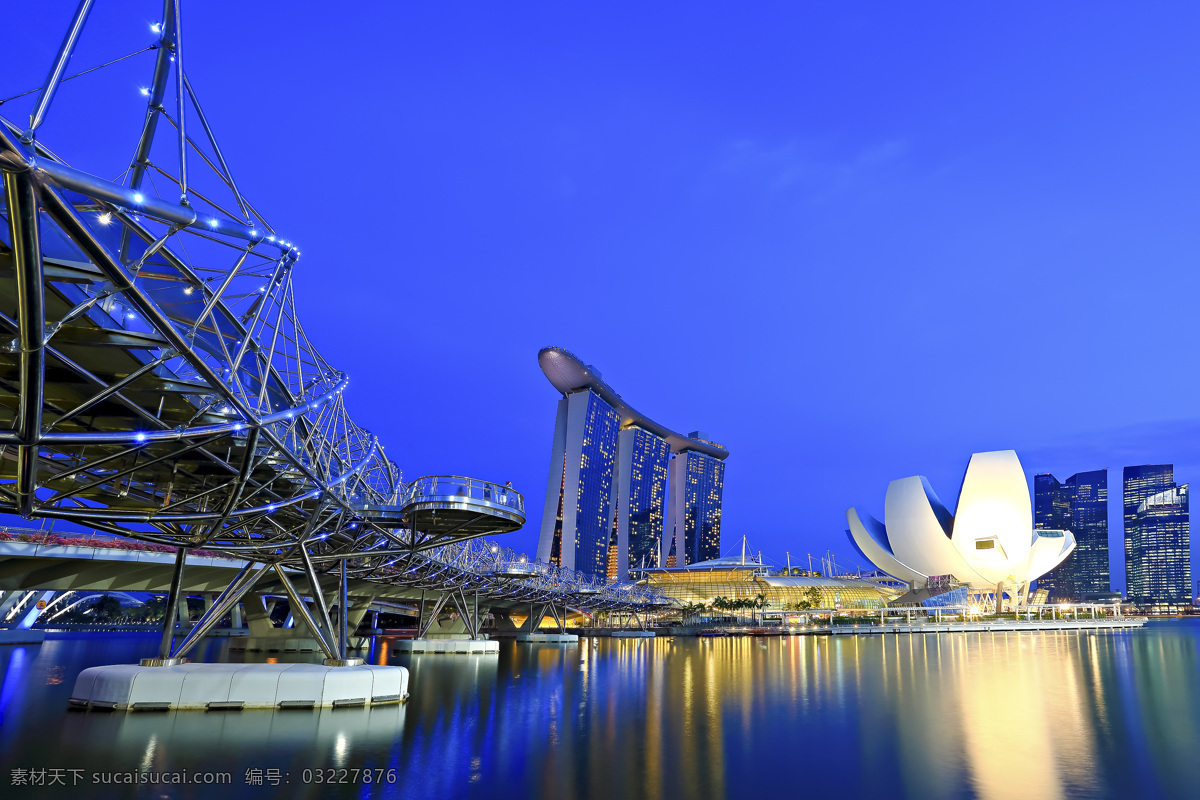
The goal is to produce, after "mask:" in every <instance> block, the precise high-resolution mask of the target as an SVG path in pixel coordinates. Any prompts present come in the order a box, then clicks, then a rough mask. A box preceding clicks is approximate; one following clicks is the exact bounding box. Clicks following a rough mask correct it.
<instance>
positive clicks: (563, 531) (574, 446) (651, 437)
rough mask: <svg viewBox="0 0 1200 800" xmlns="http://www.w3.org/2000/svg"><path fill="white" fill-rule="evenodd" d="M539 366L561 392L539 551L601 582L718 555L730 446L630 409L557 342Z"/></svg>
mask: <svg viewBox="0 0 1200 800" xmlns="http://www.w3.org/2000/svg"><path fill="white" fill-rule="evenodd" d="M538 363H539V364H540V365H541V368H542V372H544V373H546V377H547V378H549V379H550V383H552V384H553V385H554V388H556V389H558V391H559V392H561V393H562V399H561V400H559V401H558V416H557V417H556V418H555V421H554V446H553V448H552V449H551V451H550V476H549V480H548V481H547V484H546V506H545V509H544V511H543V513H542V530H541V535H540V536H539V538H538V552H537V555H538V558H539V559H540V560H542V561H549V562H551V563H554V564H557V565H559V566H561V567H565V568H568V569H575V570H579V571H580V572H584V573H587V574H589V575H596V576H606V577H607V578H608V579H609V580H625V579H626V578H627V577H628V573H629V570H631V569H636V568H640V567H660V566H663V567H673V566H685V565H687V564H695V563H697V562H699V561H708V560H709V559H713V558H719V557H720V555H721V492H722V490H723V488H724V485H725V463H724V462H725V459H726V458H728V457H729V451H728V450H726V449H725V448H724V447H722V446H721V445H719V444H716V443H715V442H712V441H709V439H708V436H707V435H706V434H704V433H701V432H700V431H694V432H692V433H690V434H688V435H687V436H684V435H682V434H679V433H675V432H674V431H673V430H671V429H669V428H666V427H664V426H662V425H659V424H658V423H657V422H655V421H653V420H651V419H649V418H648V417H646V416H643V415H642V414H639V413H638V412H637V411H635V410H634V409H632V408H630V406H629V405H628V404H627V403H626V402H625V401H624V400H622V399H621V396H620V395H618V394H617V393H616V392H615V391H613V389H612V387H610V386H609V385H608V384H607V383H605V382H604V381H602V380H601V379H600V373H599V371H597V370H596V368H595V367H592V366H590V365H587V364H584V363H583V362H582V361H580V360H579V359H578V358H576V357H575V356H574V355H572V354H571V353H569V352H567V351H566V350H563V349H562V348H558V347H547V348H545V349H543V350H542V351H541V352H539V353H538Z"/></svg>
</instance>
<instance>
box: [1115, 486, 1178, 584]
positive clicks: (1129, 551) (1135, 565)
mask: <svg viewBox="0 0 1200 800" xmlns="http://www.w3.org/2000/svg"><path fill="white" fill-rule="evenodd" d="M1173 488H1175V467H1174V465H1172V464H1143V465H1141V466H1138V467H1126V468H1125V469H1124V471H1123V473H1122V501H1123V514H1122V521H1123V523H1124V526H1125V537H1124V539H1125V541H1124V544H1125V596H1126V597H1127V598H1128V599H1129V600H1130V601H1131V602H1138V603H1140V602H1142V599H1141V598H1142V597H1143V596H1144V595H1145V585H1144V579H1145V572H1144V571H1143V569H1142V562H1141V561H1140V560H1139V558H1138V557H1137V554H1136V553H1135V549H1136V548H1137V547H1139V546H1140V541H1141V538H1140V536H1139V523H1138V519H1137V514H1138V509H1139V508H1140V507H1141V505H1142V503H1143V502H1145V501H1146V500H1148V499H1149V498H1151V497H1153V496H1154V495H1156V494H1160V493H1162V492H1165V491H1167V490H1168V489H1173Z"/></svg>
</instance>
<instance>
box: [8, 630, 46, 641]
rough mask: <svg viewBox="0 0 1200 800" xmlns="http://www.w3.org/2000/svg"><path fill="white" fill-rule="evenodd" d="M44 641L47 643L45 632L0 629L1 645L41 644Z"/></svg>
mask: <svg viewBox="0 0 1200 800" xmlns="http://www.w3.org/2000/svg"><path fill="white" fill-rule="evenodd" d="M44 641H46V632H45V631H27V630H22V629H20V628H0V644H41V643H42V642H44Z"/></svg>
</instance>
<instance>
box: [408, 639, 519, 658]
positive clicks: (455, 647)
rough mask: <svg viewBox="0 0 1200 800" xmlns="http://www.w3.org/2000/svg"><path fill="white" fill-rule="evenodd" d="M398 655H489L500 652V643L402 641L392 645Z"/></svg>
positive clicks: (451, 640) (482, 640) (460, 640)
mask: <svg viewBox="0 0 1200 800" xmlns="http://www.w3.org/2000/svg"><path fill="white" fill-rule="evenodd" d="M392 652H393V653H394V654H396V655H405V654H407V653H451V654H454V653H459V654H464V655H488V654H491V653H499V652H500V643H499V642H493V641H490V640H488V639H433V638H429V639H401V640H399V641H397V642H395V643H394V644H393V645H392Z"/></svg>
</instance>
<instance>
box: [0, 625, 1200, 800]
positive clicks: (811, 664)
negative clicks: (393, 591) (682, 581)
mask: <svg viewBox="0 0 1200 800" xmlns="http://www.w3.org/2000/svg"><path fill="white" fill-rule="evenodd" d="M227 647H228V642H227V641H221V640H217V641H214V642H212V643H210V644H208V645H207V650H206V651H205V652H204V653H203V654H201V655H202V656H203V657H204V659H205V660H215V659H218V658H225V657H227V656H229V655H233V656H235V657H236V654H228V653H227V652H226V651H227ZM155 649H156V637H155V636H151V635H140V634H139V635H129V634H102V635H98V634H75V635H71V636H68V637H64V638H51V639H48V640H47V641H46V643H45V644H43V645H40V646H32V647H20V646H17V647H13V646H9V647H0V787H2V788H0V795H3V797H5V798H14V799H15V798H20V797H24V796H29V797H43V796H63V797H67V796H71V797H81V796H104V797H121V796H127V797H145V798H151V797H153V798H162V797H215V796H222V797H227V798H232V797H234V796H244V797H270V796H288V797H330V796H339V797H351V796H363V797H366V796H374V795H379V796H389V797H405V798H426V797H428V798H453V797H480V798H483V797H487V798H504V797H523V798H571V797H605V798H625V797H647V798H664V799H669V798H720V797H761V796H763V795H764V793H768V794H770V793H779V794H781V795H782V796H786V797H795V796H805V797H834V796H837V797H880V798H889V799H891V798H921V799H922V800H937V799H938V798H989V799H991V798H994V799H995V800H1001V798H1004V799H1005V800H1007V799H1008V798H1021V800H1036V798H1076V797H1081V798H1110V797H1111V798H1142V797H1163V798H1176V797H1178V798H1185V797H1198V796H1200V620H1196V621H1192V620H1187V621H1163V622H1154V623H1151V624H1150V625H1149V626H1148V627H1147V628H1146V629H1145V630H1142V631H1137V632H1129V633H1022V634H1017V633H1008V634H954V635H948V634H942V635H929V636H890V637H867V636H861V637H838V638H825V637H822V638H816V637H813V638H800V637H796V638H787V637H785V638H774V639H752V638H728V639H717V640H697V639H683V638H680V639H656V640H643V641H637V640H606V639H601V640H582V641H581V643H580V644H578V645H568V646H548V645H519V644H516V643H514V642H504V643H502V644H501V653H500V655H499V656H498V657H497V656H489V657H479V656H438V655H426V656H413V657H409V658H405V659H398V658H395V657H390V656H388V655H387V653H386V650H387V648H386V647H384V646H383V643H382V642H381V643H380V645H379V646H378V647H377V650H376V651H375V652H374V653H373V654H372V656H373V657H372V660H373V661H375V662H376V663H389V662H390V663H401V664H404V665H405V666H408V667H409V668H410V669H411V676H410V679H411V684H410V691H412V699H411V700H410V701H409V702H408V703H407V704H405V705H400V706H388V707H380V708H377V709H345V710H338V711H325V712H320V713H314V712H305V711H276V712H271V711H244V712H177V713H140V714H125V713H114V714H105V713H96V712H91V713H79V712H68V711H67V710H66V705H67V698H68V696H69V695H70V691H71V688H72V685H73V683H74V680H75V676H76V674H77V673H78V672H79V671H80V670H81V669H83V668H84V667H87V666H91V665H96V664H110V663H129V662H135V661H136V659H137V658H139V657H141V656H145V655H149V654H151V653H153V651H154V650H155ZM342 767H345V768H359V769H366V768H371V769H377V770H384V773H383V775H384V776H385V781H386V775H387V773H386V771H387V770H394V773H393V774H394V776H395V781H396V782H395V783H392V784H388V783H386V782H385V783H383V784H379V785H375V786H364V785H362V784H361V783H360V784H358V785H354V786H351V785H341V786H328V785H315V784H307V785H306V784H305V783H304V779H305V777H306V775H305V772H304V771H305V770H318V769H329V768H342ZM20 769H26V770H29V769H44V770H54V769H60V770H70V769H78V770H83V771H84V772H83V773H70V772H66V773H64V775H63V777H64V780H65V783H66V784H68V785H66V786H56V787H53V788H50V787H38V788H33V787H29V788H26V787H21V786H14V785H12V780H13V776H14V773H13V770H20ZM185 769H186V770H188V771H198V770H199V771H205V770H208V771H223V772H228V773H230V776H231V784H230V785H229V786H224V787H216V786H208V787H205V786H164V785H140V786H136V787H114V786H96V785H92V784H90V783H85V781H87V782H90V781H91V773H93V772H106V771H120V772H139V771H145V772H150V771H154V772H163V771H177V770H185ZM255 770H260V771H262V773H263V776H264V785H263V786H258V785H248V784H247V783H246V779H247V771H252V772H251V773H250V778H251V780H254V779H255V776H256V773H255V772H253V771H255ZM271 770H278V772H279V776H280V778H279V780H280V785H279V786H277V787H275V786H271V785H270V781H271V779H272V773H271V772H270V771H271ZM80 775H82V778H79V777H78V776H80ZM285 776H286V777H285ZM308 777H309V778H310V779H315V774H310V775H309V776H308ZM73 779H78V780H79V784H78V785H76V786H71V785H70V784H71V783H72V781H73ZM285 780H286V781H287V782H286V783H285V782H284V781H285Z"/></svg>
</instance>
